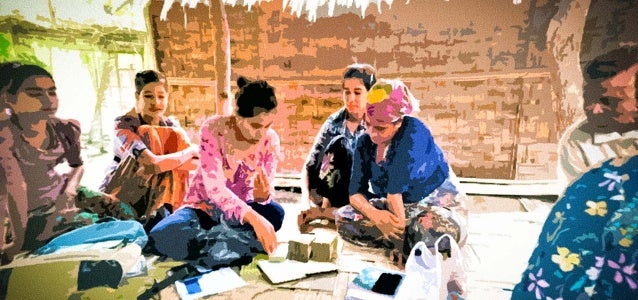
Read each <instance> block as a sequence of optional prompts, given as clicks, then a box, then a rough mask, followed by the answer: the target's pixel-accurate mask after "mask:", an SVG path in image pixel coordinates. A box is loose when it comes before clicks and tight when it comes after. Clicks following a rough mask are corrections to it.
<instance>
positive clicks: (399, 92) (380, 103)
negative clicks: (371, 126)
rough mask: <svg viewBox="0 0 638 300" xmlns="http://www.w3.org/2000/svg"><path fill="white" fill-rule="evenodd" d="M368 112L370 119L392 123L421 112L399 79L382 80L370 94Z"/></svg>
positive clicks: (367, 105)
mask: <svg viewBox="0 0 638 300" xmlns="http://www.w3.org/2000/svg"><path fill="white" fill-rule="evenodd" d="M367 101H368V103H367V104H366V112H367V114H368V116H370V118H374V119H376V120H379V121H382V122H387V123H391V122H394V121H396V120H398V119H399V118H401V117H402V116H404V115H408V114H410V113H413V112H417V111H419V103H418V101H417V99H415V98H414V96H413V95H412V93H411V92H410V90H409V89H408V87H407V86H406V85H405V84H404V83H403V82H402V81H401V80H399V79H380V80H379V81H378V82H377V83H376V84H375V85H374V86H372V88H370V91H369V92H368V99H367Z"/></svg>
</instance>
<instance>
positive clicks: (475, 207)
mask: <svg viewBox="0 0 638 300" xmlns="http://www.w3.org/2000/svg"><path fill="white" fill-rule="evenodd" d="M108 159H109V157H108V156H100V157H96V158H92V159H89V162H88V164H87V165H88V166H91V165H92V166H100V167H91V168H87V170H88V171H87V172H86V173H85V179H83V184H85V185H88V186H97V185H98V184H99V182H100V181H101V179H102V175H101V174H103V170H104V168H103V167H102V166H106V163H107V162H108ZM276 199H278V201H279V202H280V203H281V204H282V205H283V206H284V208H285V210H286V217H285V219H284V225H283V227H282V229H281V230H280V231H279V232H278V233H277V237H278V241H279V242H280V243H282V244H285V243H287V242H288V241H289V240H290V239H291V238H294V237H296V236H298V234H299V230H298V228H297V215H298V214H299V212H300V211H302V210H304V209H307V208H308V207H309V205H308V203H306V202H305V201H302V200H301V194H299V193H296V192H291V191H287V190H277V195H276ZM553 200H555V199H547V198H529V197H525V198H523V197H496V196H481V195H474V196H472V195H470V197H469V202H468V203H467V205H468V208H469V211H470V218H469V236H468V242H467V245H466V251H467V252H469V253H470V255H469V261H468V263H469V269H468V281H469V282H468V287H467V290H468V299H509V298H510V294H511V289H512V288H513V286H514V285H515V284H516V283H517V282H518V281H519V280H520V276H521V273H522V271H523V269H524V268H525V266H526V262H527V259H528V257H529V255H530V253H531V251H532V249H533V247H534V245H535V243H536V239H537V238H538V234H539V232H540V228H541V226H542V224H543V222H544V220H545V218H546V217H547V214H548V212H549V209H550V208H551V205H552V203H553ZM339 249H340V251H339V258H338V259H337V260H335V263H336V264H337V265H338V271H337V272H330V273H326V274H321V275H313V276H309V277H306V278H304V279H300V280H295V281H292V282H287V283H282V284H277V285H275V284H271V283H270V282H269V281H268V280H267V279H266V278H265V277H264V275H263V273H262V272H261V271H260V269H259V268H257V266H256V265H255V264H254V263H253V264H251V265H249V266H245V267H243V268H241V269H236V270H235V271H236V272H237V273H238V274H240V276H241V278H242V279H243V280H244V281H245V282H246V284H245V285H244V286H242V287H239V288H236V289H233V290H230V291H226V292H222V293H219V294H216V295H212V296H207V297H205V299H344V296H345V293H346V289H347V285H348V283H350V282H351V281H352V280H353V279H354V277H355V276H356V275H357V270H360V269H361V267H362V266H366V265H375V266H380V267H383V268H389V269H397V267H396V266H395V265H393V264H392V263H391V261H390V260H389V259H388V258H387V257H386V256H385V255H384V253H383V251H381V250H380V249H370V248H362V247H358V246H355V245H352V244H350V243H348V242H343V241H341V240H339ZM261 258H262V259H263V257H261ZM156 259H157V258H156V257H147V262H149V264H148V267H149V268H148V271H147V272H146V275H143V276H137V277H132V278H127V279H126V280H124V281H122V283H121V284H120V286H118V287H117V288H110V287H99V288H92V289H89V290H85V291H81V292H79V291H77V290H76V289H74V288H71V289H67V290H63V291H60V293H61V294H60V295H65V296H64V297H62V298H68V299H136V298H137V299H179V296H178V293H177V291H176V288H175V285H174V284H173V282H174V281H171V280H165V279H166V278H167V276H168V271H169V270H170V269H171V268H172V267H176V266H179V265H181V264H182V263H180V262H175V261H170V260H169V261H163V262H159V261H157V260H156ZM76 274H77V273H76ZM59 275H60V274H51V275H45V274H42V276H41V277H42V279H41V280H53V281H55V280H61V279H60V278H56V277H60V276H59ZM62 275H63V276H61V277H65V276H66V277H68V275H65V274H62ZM51 293H53V291H51ZM47 296H50V297H46V298H51V297H53V298H57V297H56V296H55V295H54V294H48V295H47ZM36 298H38V297H36ZM53 298H51V299H53Z"/></svg>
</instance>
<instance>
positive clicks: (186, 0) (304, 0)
mask: <svg viewBox="0 0 638 300" xmlns="http://www.w3.org/2000/svg"><path fill="white" fill-rule="evenodd" d="M219 1H223V2H224V3H225V4H228V5H232V6H235V5H237V4H238V3H239V2H241V5H243V6H245V7H247V8H248V10H250V9H251V7H252V6H253V5H255V4H260V3H261V2H271V1H272V0H219ZM275 1H277V0H275ZM392 1H393V0H282V3H281V8H282V10H283V11H290V13H291V14H294V15H296V16H297V17H300V16H302V15H304V14H305V15H306V16H307V18H308V21H311V22H314V21H316V20H317V12H318V11H319V9H320V8H321V9H325V8H327V9H328V16H330V17H332V16H333V15H334V12H335V8H338V7H341V8H344V9H352V8H353V7H354V8H356V9H358V10H359V11H360V13H361V16H365V11H366V9H368V6H370V5H375V4H376V6H377V9H378V10H379V12H381V5H382V4H383V3H385V4H387V5H388V6H391V5H392ZM419 1H423V0H419ZM441 1H449V0H441ZM175 2H181V5H182V7H186V6H188V7H189V8H194V7H196V6H197V4H199V3H203V4H205V5H210V0H164V6H163V7H162V14H161V16H160V17H161V19H162V20H166V15H167V14H168V11H169V10H170V9H171V7H172V6H173V4H174V3H175ZM409 2H410V0H406V3H409ZM521 2H522V0H512V3H514V4H521Z"/></svg>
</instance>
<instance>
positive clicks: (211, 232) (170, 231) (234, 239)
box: [148, 201, 284, 269]
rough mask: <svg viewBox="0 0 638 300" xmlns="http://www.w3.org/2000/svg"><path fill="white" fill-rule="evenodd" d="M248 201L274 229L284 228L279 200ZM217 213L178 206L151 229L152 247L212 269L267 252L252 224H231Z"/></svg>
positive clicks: (238, 263)
mask: <svg viewBox="0 0 638 300" xmlns="http://www.w3.org/2000/svg"><path fill="white" fill-rule="evenodd" d="M249 205H250V206H251V207H252V208H253V209H254V210H255V211H256V212H257V213H259V214H260V215H262V216H263V217H264V218H266V220H268V221H269V222H270V223H271V224H273V227H274V228H275V230H279V229H280V228H281V224H282V223H283V219H284V210H283V207H281V205H280V204H279V203H277V202H274V201H272V202H270V203H269V204H266V205H261V204H258V203H251V204H249ZM215 215H216V217H211V216H209V215H208V214H207V213H205V212H204V211H202V210H200V209H194V208H190V207H182V208H180V209H178V210H177V211H175V213H173V214H171V215H169V216H167V217H166V218H164V219H163V220H161V221H160V222H159V223H157V225H155V226H154V227H153V228H152V229H151V231H150V232H149V234H148V236H149V243H150V246H151V249H152V251H153V252H155V253H156V254H159V255H163V256H167V257H170V258H172V259H174V260H183V261H187V262H189V263H191V264H194V265H201V266H204V267H206V268H209V269H218V268H221V267H226V266H234V265H242V264H247V263H249V262H250V261H251V260H252V258H253V257H254V256H255V255H257V253H264V249H263V247H262V245H261V243H260V242H259V241H258V240H257V236H256V235H255V231H254V229H253V228H252V226H251V225H250V224H247V223H245V224H243V225H241V224H228V222H227V221H226V220H224V218H223V217H217V216H221V215H222V214H221V213H219V214H215Z"/></svg>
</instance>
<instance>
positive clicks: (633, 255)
mask: <svg viewBox="0 0 638 300" xmlns="http://www.w3.org/2000/svg"><path fill="white" fill-rule="evenodd" d="M636 204H638V152H637V153H634V155H633V156H632V157H630V158H629V159H627V158H624V159H623V158H618V159H614V160H609V161H606V162H605V163H603V164H602V165H601V166H600V167H598V168H595V169H592V170H590V171H588V172H586V173H585V174H583V175H582V176H581V177H580V178H578V179H577V180H575V181H574V182H572V184H571V185H570V186H569V187H568V188H567V189H566V190H565V193H564V195H563V197H562V198H561V199H560V200H559V201H558V202H557V203H556V204H555V205H554V207H553V209H552V211H551V212H550V214H549V217H548V219H547V221H546V222H545V224H544V226H543V229H542V231H541V234H540V236H539V239H538V246H537V247H536V249H534V251H533V253H532V256H531V258H530V259H529V265H528V267H527V269H525V271H524V272H523V278H522V280H521V282H520V283H518V284H517V285H516V287H515V288H514V291H513V293H512V299H517V300H518V299H638V273H637V272H636V260H637V259H638V257H637V256H638V251H636V250H637V248H638V247H637V246H638V243H636V242H634V237H635V236H636V233H638V213H637V212H636Z"/></svg>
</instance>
